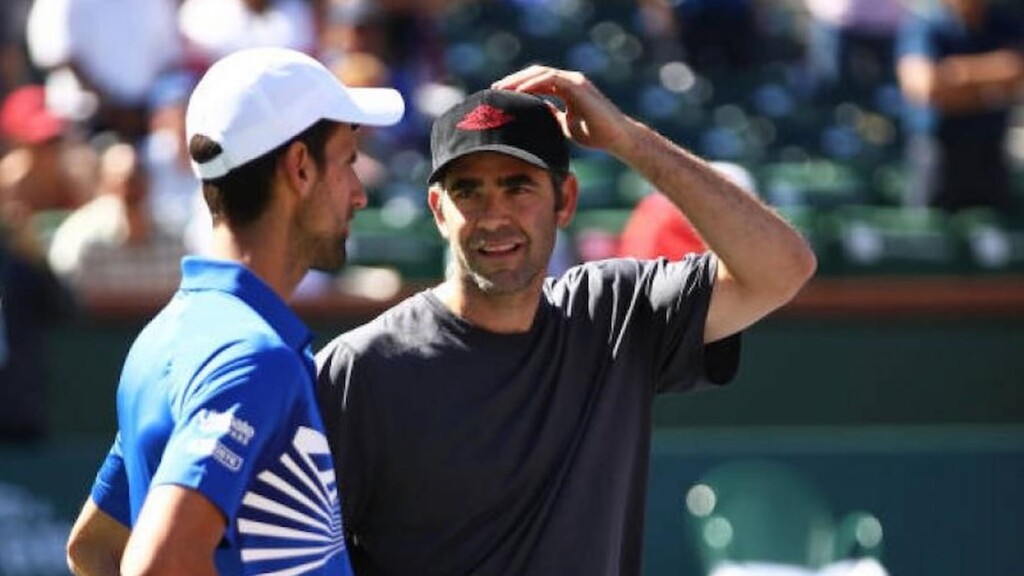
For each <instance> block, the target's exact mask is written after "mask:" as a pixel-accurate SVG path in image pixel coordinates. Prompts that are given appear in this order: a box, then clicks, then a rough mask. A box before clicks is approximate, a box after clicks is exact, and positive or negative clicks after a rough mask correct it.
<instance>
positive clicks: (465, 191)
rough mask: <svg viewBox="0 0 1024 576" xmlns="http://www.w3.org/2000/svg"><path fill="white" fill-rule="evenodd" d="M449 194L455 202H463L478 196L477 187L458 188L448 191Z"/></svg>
mask: <svg viewBox="0 0 1024 576" xmlns="http://www.w3.org/2000/svg"><path fill="white" fill-rule="evenodd" d="M448 196H450V197H451V199H452V201H454V202H463V201H466V200H469V199H472V198H474V197H476V196H477V191H476V189H475V188H456V189H454V190H450V191H449V192H448Z"/></svg>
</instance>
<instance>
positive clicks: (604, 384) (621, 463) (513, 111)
mask: <svg viewBox="0 0 1024 576" xmlns="http://www.w3.org/2000/svg"><path fill="white" fill-rule="evenodd" d="M537 95H546V96H553V97H555V98H557V99H558V100H560V101H561V102H562V104H563V105H564V110H559V109H557V108H555V107H554V106H553V105H551V104H549V103H547V102H546V101H545V100H544V99H541V98H540V97H538V96H537ZM569 139H571V140H573V141H575V142H576V143H578V144H581V145H584V146H588V147H593V148H598V149H601V150H604V151H605V152H608V153H610V154H612V155H614V156H615V157H617V158H618V159H620V160H622V161H623V162H625V163H626V164H627V165H629V166H630V167H631V168H633V169H634V170H636V171H638V172H639V173H640V174H641V175H642V176H644V177H645V178H647V179H648V180H649V181H650V182H651V183H652V184H653V186H654V187H656V188H657V189H659V190H661V191H663V192H664V193H665V194H666V195H667V196H668V197H669V198H670V199H672V201H673V202H674V203H676V204H677V205H678V206H679V207H680V208H683V209H684V210H685V212H686V213H687V215H688V216H689V217H690V219H691V220H692V222H693V224H694V225H695V226H696V227H697V229H698V230H699V231H700V232H701V234H702V235H703V238H704V239H705V240H706V241H707V243H708V245H709V246H710V247H711V250H712V252H708V253H705V254H703V255H694V256H690V257H687V258H686V259H684V260H682V261H678V262H670V261H667V260H664V259H659V260H651V261H643V260H636V259H631V258H625V259H615V260H606V261H602V262H591V263H586V264H583V265H580V266H577V267H574V268H572V269H570V270H569V271H568V272H567V273H565V274H564V275H563V276H561V277H560V278H557V279H556V278H547V277H546V274H545V271H546V269H547V264H548V259H549V258H550V255H551V250H552V247H553V244H554V241H555V234H556V231H557V229H558V228H559V227H563V226H566V225H567V224H568V223H569V222H570V220H571V218H572V216H573V212H574V210H575V207H576V200H577V195H578V183H577V181H576V178H575V177H574V176H573V175H572V173H571V172H570V171H569V148H568V140H569ZM431 148H432V153H433V173H432V174H431V177H430V187H429V192H428V200H429V204H430V208H431V210H432V212H433V215H434V219H435V221H436V224H437V227H438V230H439V231H440V233H441V235H442V236H443V237H444V238H446V239H447V240H448V243H449V246H450V249H451V253H452V255H453V258H452V264H451V268H450V271H449V274H448V277H447V278H446V280H445V281H444V282H443V283H442V284H440V285H439V286H437V287H434V288H432V289H429V290H425V291H423V292H421V293H419V294H416V295H414V296H412V297H410V298H409V299H408V300H406V301H404V302H402V303H400V304H399V305H397V306H396V307H394V308H392V309H391V310H389V311H387V312H385V313H384V314H383V315H381V316H380V317H379V318H377V319H375V320H374V321H372V322H370V323H369V324H367V325H365V326H362V327H360V328H357V329H355V330H353V331H351V332H349V333H346V334H343V335H341V336H340V337H338V338H337V339H335V340H334V341H333V342H331V343H330V344H329V345H328V346H327V347H326V348H325V349H324V350H322V351H321V352H320V354H319V355H318V365H319V368H320V372H319V382H318V388H319V390H318V393H319V401H320V406H321V410H322V412H323V414H324V418H325V424H326V427H327V430H328V438H329V441H330V442H331V444H332V450H333V452H334V456H335V465H336V467H337V469H338V472H339V479H338V481H339V489H340V490H341V495H342V501H343V515H344V519H345V526H346V530H347V533H346V537H347V539H348V545H349V550H350V554H351V558H352V561H353V564H354V568H355V570H356V573H357V574H360V575H368V574H387V575H409V574H420V575H426V574H452V575H455V574H459V575H463V574H516V575H528V574H536V575H545V576H547V575H552V574H558V575H566V574H570V575H571V574H580V575H587V576H594V575H601V574H609V575H618V574H640V572H641V555H642V548H643V545H642V531H643V515H644V507H645V497H646V488H647V474H648V463H649V449H650V435H651V411H652V404H653V400H654V395H655V394H658V393H662V392H676V391H685V390H689V389H691V388H693V387H694V386H695V385H696V384H697V383H698V382H702V381H707V382H711V383H716V384H719V383H724V382H726V381H728V380H729V379H730V378H731V377H732V374H733V373H734V371H735V367H736V363H737V359H738V337H737V336H735V335H737V334H738V333H739V332H740V331H741V330H743V329H744V328H746V327H747V326H749V325H750V324H751V323H753V322H755V321H756V320H758V319H759V318H761V317H763V316H764V315H766V314H768V313H769V312H770V311H772V310H773V309H775V308H776V307H778V306H781V305H782V304H784V303H785V302H786V301H788V300H789V299H790V298H791V297H792V296H793V295H794V294H795V293H796V291H797V290H798V289H799V288H800V287H801V286H802V285H803V284H804V283H805V282H806V280H807V279H808V278H809V277H810V276H811V274H812V273H813V271H814V267H815V260H814V256H813V254H812V252H811V251H810V250H809V249H808V247H807V245H806V243H805V242H804V240H803V239H802V238H801V237H800V236H799V234H797V233H796V232H795V231H794V230H793V229H792V228H791V227H789V226H788V225H787V224H786V223H785V222H784V221H783V220H782V219H781V218H779V217H778V216H776V215H775V214H774V213H773V212H771V211H770V210H768V209H767V208H766V207H765V206H763V205H762V204H760V203H759V202H758V201H757V200H756V199H755V198H754V197H752V196H751V195H750V194H747V193H746V192H745V191H743V190H741V189H740V188H738V187H736V186H735V185H733V184H732V183H730V182H729V181H728V180H726V179H725V178H723V177H722V176H720V175H719V174H718V173H717V172H716V171H715V170H714V169H713V168H711V167H709V166H708V165H707V164H706V163H705V162H704V161H702V160H700V159H698V158H696V157H695V156H693V155H691V154H690V153H689V152H687V151H685V150H683V149H681V148H679V147H678V146H676V145H674V144H672V143H671V142H669V141H667V140H665V139H664V138H663V137H661V136H660V135H658V134H657V133H656V132H654V131H653V130H651V129H650V128H648V127H647V126H645V125H643V124H641V123H640V122H637V121H635V120H633V119H631V118H629V117H627V116H625V115H623V114H622V113H621V112H620V111H619V110H618V109H617V108H616V107H615V106H614V105H613V104H612V103H611V102H609V101H608V100H607V99H606V98H605V97H604V96H603V95H602V94H601V93H600V92H599V91H598V90H597V89H596V88H595V87H594V86H593V85H592V84H591V83H590V82H589V81H588V80H587V79H586V78H585V77H584V76H583V75H581V74H579V73H577V72H569V71H564V70H557V69H552V68H547V67H543V66H533V67H530V68H527V69H525V70H522V71H520V72H518V73H516V74H513V75H511V76H509V77H506V78H504V79H502V80H500V81H498V82H496V83H495V84H494V86H493V89H491V90H484V91H482V92H478V93H476V94H473V95H471V96H469V97H468V98H467V99H466V100H464V101H463V102H462V103H460V104H458V105H456V106H454V107H453V108H452V109H450V110H449V111H448V112H446V113H445V114H444V115H442V116H441V117H440V118H438V120H437V121H436V122H435V125H434V129H433V134H432V138H431Z"/></svg>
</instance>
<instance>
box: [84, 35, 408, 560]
mask: <svg viewBox="0 0 1024 576" xmlns="http://www.w3.org/2000/svg"><path fill="white" fill-rule="evenodd" d="M402 112H403V104H402V100H401V97H400V96H399V95H398V93H397V92H395V91H394V90H391V89H351V88H347V87H345V86H344V85H342V84H341V83H339V82H338V81H337V79H336V78H335V77H334V76H333V75H331V73H330V72H329V71H328V70H326V69H325V68H324V67H323V66H322V65H321V64H320V63H318V62H317V61H316V60H314V59H312V58H310V57H308V56H305V55H303V54H300V53H298V52H294V51H290V50H283V49H276V48H265V49H253V50H245V51H242V52H238V53H235V54H233V55H231V56H228V57H226V58H224V59H223V60H221V61H220V62H218V63H217V64H215V65H214V66H213V67H212V68H211V69H210V70H209V71H208V72H207V74H206V75H205V76H204V78H203V79H202V80H201V81H200V83H199V84H198V86H197V87H196V89H195V91H194V92H193V94H192V97H191V99H190V101H189V107H188V113H187V120H186V126H187V132H188V142H189V153H190V155H191V157H192V164H193V169H194V170H195V172H196V174H197V175H198V176H199V178H200V179H201V180H202V182H203V194H204V196H205V198H206V201H207V204H208V206H209V208H210V212H211V215H212V217H213V241H212V247H213V248H212V258H210V259H207V258H197V257H188V258H186V259H185V260H184V261H183V263H182V274H183V278H182V282H181V286H180V288H179V290H178V292H177V293H176V294H175V295H174V297H173V298H172V300H171V301H170V302H169V303H168V304H167V305H166V306H165V307H164V309H163V310H161V311H160V313H159V314H158V315H157V316H156V317H155V318H154V319H153V320H152V321H151V322H150V323H149V324H148V325H147V326H146V327H145V328H144V329H143V331H142V332H141V333H140V334H139V336H138V338H137V339H136V341H135V343H134V344H133V345H132V348H131V350H130V351H129V353H128V357H127V359H126V360H125V364H124V368H123V370H122V373H121V380H120V383H119V386H118V392H117V414H118V434H117V437H116V439H115V441H114V444H113V446H112V447H111V450H110V452H109V454H108V456H107V459H106V461H105V462H104V464H103V466H102V468H101V469H100V472H99V474H98V475H97V478H96V482H95V484H94V485H93V489H92V492H91V495H90V498H89V500H88V501H87V502H86V505H85V507H84V508H83V511H82V513H81V515H80V517H79V519H78V521H77V522H76V525H75V527H74V528H73V529H72V533H71V536H70V539H69V542H68V563H69V566H70V567H71V569H72V571H74V572H75V573H77V574H96V573H100V574H101V573H118V572H120V573H124V574H135V573H143V572H144V573H147V574H217V573H219V574H257V573H287V574H307V573H308V574H332V575H339V574H350V572H351V571H350V568H349V565H348V556H347V552H346V550H345V546H344V542H343V540H342V537H341V534H342V527H341V514H340V511H339V495H338V492H337V486H336V483H335V476H334V468H333V464H332V460H331V455H330V450H329V449H328V447H327V441H326V438H325V436H324V432H323V423H322V421H321V419H320V416H319V413H318V411H317V408H316V405H315V399H314V396H313V381H314V366H313V360H312V355H311V349H310V342H311V335H310V333H309V331H308V330H307V329H306V327H305V326H304V325H303V323H302V321H301V320H300V319H299V318H298V317H297V316H296V315H295V314H294V313H293V312H292V311H291V310H290V309H289V308H288V307H287V305H286V304H285V299H287V298H288V297H289V295H290V294H291V292H292V291H293V289H294V288H295V287H296V285H297V284H298V283H299V281H300V280H301V279H302V277H303V275H304V274H305V273H306V272H307V271H308V270H309V269H311V268H312V269H319V270H325V271H333V270H337V269H338V268H339V267H340V266H341V265H342V264H343V263H344V260H345V253H344V244H345V238H346V236H347V233H348V228H349V224H348V223H349V220H350V219H351V217H352V216H353V214H354V212H355V211H356V210H358V209H360V208H362V207H364V206H365V205H366V194H365V192H364V190H363V187H362V185H361V184H360V182H359V179H358V178H357V176H356V174H355V172H354V171H353V166H352V165H353V162H354V160H355V158H356V140H355V130H356V128H357V127H358V125H361V124H367V125H378V126H380V125H388V124H393V123H395V122H397V121H398V119H399V118H400V117H401V115H402ZM129 526H130V527H131V528H130V533H129V529H128V527H129ZM118 561H119V562H118Z"/></svg>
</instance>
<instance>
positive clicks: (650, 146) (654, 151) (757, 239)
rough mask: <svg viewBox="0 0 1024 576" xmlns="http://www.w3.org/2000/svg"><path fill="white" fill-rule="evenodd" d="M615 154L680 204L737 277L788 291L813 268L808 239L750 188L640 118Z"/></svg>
mask: <svg viewBox="0 0 1024 576" xmlns="http://www.w3.org/2000/svg"><path fill="white" fill-rule="evenodd" d="M631 133H632V137H631V141H632V142H633V145H632V146H630V147H629V149H628V150H627V151H625V152H620V153H619V157H620V159H621V160H623V161H624V162H625V163H627V164H628V165H630V166H631V167H632V168H634V169H635V170H636V171H637V172H639V173H640V174H641V175H643V176H644V178H645V179H646V180H647V181H648V182H650V183H651V184H652V185H653V186H654V187H655V188H656V189H657V190H659V191H660V192H662V193H663V194H665V195H666V196H667V197H668V198H669V199H671V200H672V202H673V203H675V205H676V206H678V207H679V209H680V210H682V211H683V213H685V214H686V216H687V218H689V219H690V221H691V222H692V223H693V225H694V227H695V228H697V230H698V231H699V232H700V234H701V237H702V238H704V240H705V241H706V242H707V244H708V246H709V247H710V248H711V249H712V251H714V252H715V254H716V255H717V256H718V257H719V259H720V260H721V261H722V262H725V263H726V264H727V265H728V267H729V270H730V272H731V273H732V275H733V276H734V277H735V278H736V279H737V280H739V281H740V282H748V281H749V282H751V283H753V282H758V283H768V284H778V287H777V288H776V289H777V290H778V291H780V292H782V293H791V292H793V291H795V289H796V288H798V287H799V284H802V282H803V279H804V278H805V277H806V276H807V274H808V271H809V270H810V269H812V268H813V265H814V262H813V260H814V258H813V255H812V254H811V252H810V250H809V248H808V246H807V242H806V241H805V240H804V239H803V237H801V236H800V234H799V233H797V232H796V231H795V230H794V229H793V228H792V227H791V226H790V225H789V224H788V223H787V222H786V221H785V220H784V219H782V218H781V217H780V216H779V215H778V214H776V213H775V212H774V211H772V210H771V209H770V208H768V207H767V206H765V205H764V203H763V202H761V201H760V200H759V199H758V198H757V197H756V196H755V195H754V194H752V193H750V192H748V191H746V190H743V189H742V188H740V187H739V186H738V185H736V184H735V183H733V182H732V181H730V180H729V179H727V178H726V177H724V176H723V175H722V174H721V173H720V172H718V171H717V170H716V169H715V168H714V167H712V166H711V165H710V164H708V163H707V162H705V161H704V160H702V159H701V158H699V157H697V156H696V155H694V154H692V153H690V152H688V151H686V150H685V149H683V148H681V147H680V146H677V145H676V144H674V143H672V142H671V141H669V140H668V139H666V138H664V137H663V136H661V135H660V134H658V133H657V132H655V131H653V130H651V129H650V128H648V127H646V126H644V125H643V124H641V123H634V124H633V129H632V130H631Z"/></svg>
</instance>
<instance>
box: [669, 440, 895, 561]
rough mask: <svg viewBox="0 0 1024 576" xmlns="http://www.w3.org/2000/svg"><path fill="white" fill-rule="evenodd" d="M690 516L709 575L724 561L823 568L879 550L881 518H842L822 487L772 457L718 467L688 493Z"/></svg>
mask: <svg viewBox="0 0 1024 576" xmlns="http://www.w3.org/2000/svg"><path fill="white" fill-rule="evenodd" d="M685 514H686V520H687V522H686V524H687V526H688V528H689V531H690V534H691V538H692V539H693V541H694V544H695V546H696V549H697V550H698V551H699V554H700V560H701V564H702V567H703V568H704V570H705V571H706V572H707V573H711V572H713V571H714V570H715V569H716V567H719V566H721V565H723V564H725V563H729V564H738V563H758V564H767V565H777V566H791V567H794V568H796V567H799V568H807V569H813V570H817V569H819V568H822V567H824V566H826V565H828V564H830V563H833V562H836V561H840V560H845V559H850V558H855V557H863V556H871V557H877V556H878V554H879V553H880V551H881V540H882V532H881V524H880V523H879V522H878V519H877V518H875V517H874V516H872V515H871V514H869V513H867V512H863V511H857V512H854V513H851V514H849V515H846V516H844V517H842V518H837V517H836V516H835V515H834V514H833V511H832V509H831V505H830V503H829V502H828V500H827V498H826V497H825V496H824V494H823V493H822V492H821V491H820V490H819V489H818V488H817V486H816V485H814V484H813V483H812V482H811V481H810V480H809V479H808V478H806V477H804V476H803V475H802V474H801V473H800V472H799V471H798V470H797V469H795V468H792V467H790V466H787V465H783V464H781V463H778V462H775V461H771V460H761V459H740V460H733V461H730V462H726V463H724V464H720V465H718V466H716V467H714V468H712V469H711V470H710V471H708V472H707V473H705V474H704V475H703V476H702V477H701V478H700V480H699V481H698V482H697V483H696V484H694V485H693V486H691V487H689V490H688V491H687V492H686V511H685ZM794 573H795V572H794Z"/></svg>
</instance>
